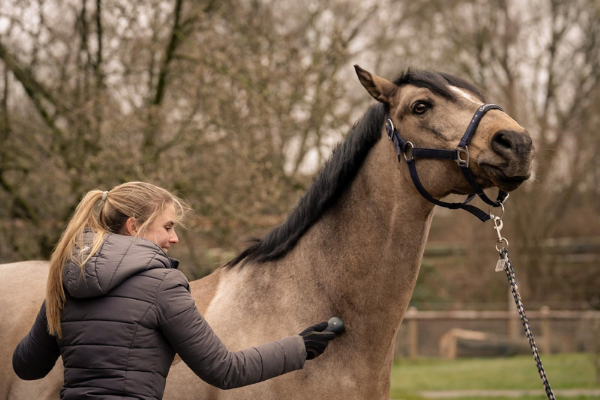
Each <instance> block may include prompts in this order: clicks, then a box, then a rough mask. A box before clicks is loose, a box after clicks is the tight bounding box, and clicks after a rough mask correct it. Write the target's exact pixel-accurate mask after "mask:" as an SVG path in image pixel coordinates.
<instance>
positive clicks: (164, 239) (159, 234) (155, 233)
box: [140, 204, 179, 252]
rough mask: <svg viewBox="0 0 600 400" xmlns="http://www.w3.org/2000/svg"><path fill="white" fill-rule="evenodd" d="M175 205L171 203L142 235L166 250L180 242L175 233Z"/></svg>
mask: <svg viewBox="0 0 600 400" xmlns="http://www.w3.org/2000/svg"><path fill="white" fill-rule="evenodd" d="M175 220H176V218H175V206H173V204H169V205H168V206H167V207H165V210H164V211H163V213H162V214H160V215H159V216H158V217H156V219H155V220H154V221H153V222H152V223H151V224H150V225H149V226H148V229H147V230H146V231H145V232H144V233H143V234H141V235H140V237H142V238H144V239H147V240H150V241H152V242H154V243H156V244H157V245H159V246H160V247H161V248H162V249H163V250H164V251H165V252H166V251H169V248H170V247H171V246H173V245H174V244H177V242H179V239H178V238H177V234H176V233H175Z"/></svg>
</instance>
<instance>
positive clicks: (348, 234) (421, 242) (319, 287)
mask: <svg viewBox="0 0 600 400" xmlns="http://www.w3.org/2000/svg"><path fill="white" fill-rule="evenodd" d="M432 210H433V205H431V204H430V203H429V202H427V201H426V200H424V199H423V198H422V197H421V196H420V195H419V194H418V192H417V191H416V190H415V188H414V187H413V185H412V183H411V181H410V176H409V175H408V171H407V168H406V165H404V164H402V165H398V163H397V158H396V153H395V151H394V146H392V144H391V143H389V141H387V140H380V142H379V143H377V144H376V145H375V147H374V148H373V149H372V150H371V152H370V154H369V156H368V157H367V159H366V160H365V163H364V165H363V167H362V168H361V171H360V172H359V173H358V175H357V176H356V178H355V179H354V181H353V182H352V184H351V185H350V187H349V188H348V189H347V193H345V194H344V195H343V196H342V198H341V199H340V200H339V202H338V203H337V204H336V205H334V206H333V207H331V208H330V209H329V210H328V211H327V212H326V213H325V215H323V217H322V218H321V219H320V220H319V222H318V223H317V224H315V226H313V227H312V228H311V229H310V230H309V231H308V232H307V234H306V235H305V236H304V237H303V238H302V240H301V241H300V242H299V244H298V245H297V248H296V249H294V251H293V252H292V253H291V254H290V256H289V258H290V260H289V261H290V262H292V263H293V264H294V265H293V267H294V270H295V271H296V274H300V273H301V272H299V271H302V270H306V271H309V273H308V274H306V275H305V277H304V279H305V280H306V281H308V284H307V287H314V288H316V290H315V293H314V296H316V297H319V296H320V298H321V299H323V301H325V302H328V303H329V304H328V305H329V310H328V311H329V312H331V313H332V314H337V315H339V316H341V317H343V318H344V319H345V320H346V321H347V322H348V324H352V323H353V322H354V323H355V324H357V325H358V326H355V327H354V328H355V329H365V330H370V329H374V327H375V326H382V322H383V320H385V326H386V327H387V328H389V329H388V330H387V331H386V332H385V334H386V335H387V336H386V337H388V338H389V337H393V336H394V335H395V331H396V329H397V328H398V326H399V324H400V322H401V320H402V316H403V315H404V312H405V310H406V308H407V306H408V303H409V300H410V297H411V296H412V293H413V290H414V287H415V284H416V280H417V275H418V272H419V266H420V264H421V259H422V255H423V250H424V247H425V242H426V241H427V236H428V233H429V227H430V224H431V217H432V214H433V213H432ZM373 324H376V325H373ZM364 333H365V334H368V333H367V332H364ZM371 334H372V332H371Z"/></svg>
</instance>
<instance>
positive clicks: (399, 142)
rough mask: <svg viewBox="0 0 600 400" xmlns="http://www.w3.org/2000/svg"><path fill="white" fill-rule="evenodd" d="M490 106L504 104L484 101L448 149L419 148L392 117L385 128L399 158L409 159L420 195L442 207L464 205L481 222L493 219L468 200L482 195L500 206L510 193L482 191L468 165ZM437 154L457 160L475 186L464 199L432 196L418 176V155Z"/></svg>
mask: <svg viewBox="0 0 600 400" xmlns="http://www.w3.org/2000/svg"><path fill="white" fill-rule="evenodd" d="M490 110H500V111H504V110H503V109H502V107H500V106H498V105H496V104H484V105H482V106H481V107H479V108H478V109H477V111H476V112H475V115H473V118H472V119H471V122H470V123H469V126H468V127H467V130H466V131H465V133H464V135H463V137H462V138H461V139H460V142H459V143H458V146H457V147H456V149H454V150H447V149H427V148H419V147H415V146H414V145H413V144H412V142H407V141H405V140H403V139H402V137H401V136H400V134H399V133H398V131H397V130H396V128H395V127H394V123H393V122H392V120H391V119H390V118H389V116H388V117H387V118H386V123H385V130H386V133H387V135H388V139H390V140H391V141H392V142H393V143H394V146H395V147H396V152H397V153H398V162H402V158H404V159H405V160H406V163H407V165H408V169H409V171H410V178H411V179H412V181H413V184H414V185H415V188H416V189H417V190H418V191H419V193H420V194H421V196H423V197H424V198H425V199H427V200H428V201H430V202H431V203H433V204H436V205H438V206H440V207H444V208H450V209H459V208H460V209H463V210H465V211H468V212H470V213H471V214H473V215H474V216H476V217H477V218H479V219H480V220H481V221H482V222H485V221H487V220H489V219H490V216H489V214H488V213H486V212H485V211H483V210H481V209H480V208H477V207H475V206H473V205H471V204H468V203H469V202H470V201H471V200H473V198H475V196H476V195H477V196H479V197H480V198H481V200H483V201H484V202H485V203H487V204H489V205H490V206H492V207H500V206H502V204H503V203H504V201H505V200H506V199H507V198H508V193H507V192H505V191H503V190H500V191H499V192H498V197H497V198H496V200H495V201H494V200H491V199H490V198H489V197H488V196H487V195H486V194H485V193H484V191H483V189H482V188H481V186H479V184H478V183H477V181H476V179H475V176H474V175H473V173H472V172H471V170H470V169H469V147H468V146H469V143H470V142H471V138H472V137H473V135H474V134H475V131H476V130H477V127H478V126H479V122H480V121H481V118H483V116H484V115H485V113H487V112H488V111H490ZM419 157H420V158H438V159H444V160H454V161H456V163H457V164H458V166H459V167H460V169H461V171H462V172H463V175H464V176H465V178H466V180H467V182H468V183H469V185H471V188H473V190H474V192H475V193H474V194H471V195H469V196H467V198H466V199H465V200H464V201H463V202H462V203H448V202H445V201H440V200H437V199H436V198H434V197H433V196H431V195H430V194H429V193H428V192H427V191H426V190H425V188H424V187H423V185H422V184H421V181H420V180H419V175H418V173H417V167H416V165H415V158H419Z"/></svg>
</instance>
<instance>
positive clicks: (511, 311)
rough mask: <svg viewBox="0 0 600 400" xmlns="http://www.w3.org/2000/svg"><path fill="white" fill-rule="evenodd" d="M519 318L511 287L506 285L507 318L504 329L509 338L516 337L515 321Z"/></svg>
mask: <svg viewBox="0 0 600 400" xmlns="http://www.w3.org/2000/svg"><path fill="white" fill-rule="evenodd" d="M518 320H519V312H518V311H517V307H516V306H515V300H514V298H513V295H512V290H511V287H510V286H509V287H508V318H507V320H506V324H507V326H506V328H507V329H506V330H507V332H506V333H507V334H508V337H509V338H511V339H516V338H517V337H518V336H519V335H518V333H519V332H518V330H517V321H518Z"/></svg>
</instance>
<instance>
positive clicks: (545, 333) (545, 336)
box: [540, 306, 551, 354]
mask: <svg viewBox="0 0 600 400" xmlns="http://www.w3.org/2000/svg"><path fill="white" fill-rule="evenodd" d="M540 314H541V323H540V326H541V327H542V328H541V332H540V333H541V334H542V349H543V350H544V353H546V354H550V335H551V333H550V307H548V306H542V307H541V308H540Z"/></svg>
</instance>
